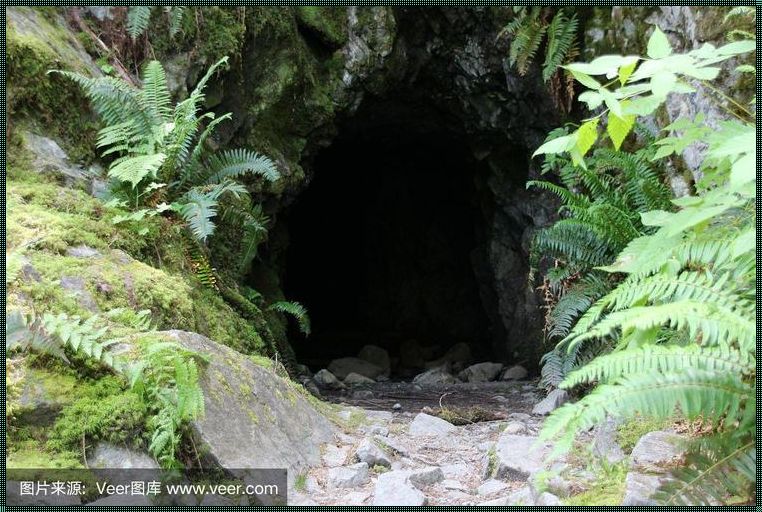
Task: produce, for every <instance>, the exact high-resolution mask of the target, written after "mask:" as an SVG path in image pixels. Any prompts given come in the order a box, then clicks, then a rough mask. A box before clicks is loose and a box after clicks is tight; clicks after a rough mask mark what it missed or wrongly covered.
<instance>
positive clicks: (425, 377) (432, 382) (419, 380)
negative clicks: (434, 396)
mask: <svg viewBox="0 0 762 512" xmlns="http://www.w3.org/2000/svg"><path fill="white" fill-rule="evenodd" d="M457 382H460V381H459V380H458V379H457V378H456V377H455V375H453V374H452V373H450V369H449V364H448V363H445V364H443V365H442V366H438V367H436V368H432V369H430V370H426V371H425V372H423V373H419V374H418V375H416V376H415V377H414V378H413V383H414V384H420V385H422V386H438V385H443V384H455V383H457Z"/></svg>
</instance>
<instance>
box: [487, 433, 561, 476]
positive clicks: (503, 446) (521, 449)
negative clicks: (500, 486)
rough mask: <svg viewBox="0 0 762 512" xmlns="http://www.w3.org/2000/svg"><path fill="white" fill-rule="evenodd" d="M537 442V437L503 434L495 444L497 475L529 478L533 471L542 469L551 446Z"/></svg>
mask: <svg viewBox="0 0 762 512" xmlns="http://www.w3.org/2000/svg"><path fill="white" fill-rule="evenodd" d="M536 443H537V438H536V437H532V436H521V435H513V434H502V435H501V436H500V438H499V439H498V441H497V444H496V445H495V456H496V458H497V467H496V471H495V477H497V478H504V479H506V480H527V479H528V478H529V476H530V475H532V474H533V473H537V472H538V471H541V470H542V469H543V466H544V463H545V458H546V456H547V455H548V454H549V453H550V448H551V446H550V444H548V443H544V444H539V445H537V444H536Z"/></svg>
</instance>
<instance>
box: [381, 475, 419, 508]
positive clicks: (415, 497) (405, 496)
mask: <svg viewBox="0 0 762 512" xmlns="http://www.w3.org/2000/svg"><path fill="white" fill-rule="evenodd" d="M409 477H410V473H409V472H407V471H390V472H388V473H382V474H381V475H379V476H378V480H376V487H375V489H374V492H373V505H374V506H395V505H408V506H421V505H425V504H426V496H425V495H424V494H423V493H422V492H421V491H420V490H418V489H416V488H415V487H414V486H413V485H412V484H411V483H410V479H409Z"/></svg>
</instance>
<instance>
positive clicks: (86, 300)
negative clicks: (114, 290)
mask: <svg viewBox="0 0 762 512" xmlns="http://www.w3.org/2000/svg"><path fill="white" fill-rule="evenodd" d="M59 283H60V285H61V288H63V289H64V290H65V291H67V292H68V293H69V294H70V295H72V296H73V297H74V298H75V299H76V300H77V302H78V303H79V305H80V306H82V307H83V308H85V309H86V310H88V311H90V312H91V313H98V312H99V311H100V309H99V308H98V303H96V302H95V299H94V298H93V296H92V294H91V293H90V292H89V291H88V289H87V287H86V285H85V280H84V279H83V278H82V277H79V276H61V279H60V281H59Z"/></svg>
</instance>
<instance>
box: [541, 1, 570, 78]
mask: <svg viewBox="0 0 762 512" xmlns="http://www.w3.org/2000/svg"><path fill="white" fill-rule="evenodd" d="M577 25H578V20H577V15H576V13H575V14H573V15H572V17H571V18H568V17H567V16H566V14H565V13H564V11H563V10H560V11H558V12H557V13H556V15H555V16H554V17H553V20H552V21H551V22H550V25H548V31H547V32H548V42H547V45H546V48H545V62H544V63H543V66H542V78H543V80H544V81H546V82H547V81H548V80H549V79H550V77H551V76H552V75H553V73H555V72H556V70H557V69H558V67H559V66H560V65H561V64H563V63H564V60H565V59H566V56H567V55H568V54H569V50H571V48H572V46H573V45H574V40H575V38H576V35H577Z"/></svg>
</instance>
